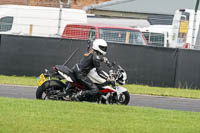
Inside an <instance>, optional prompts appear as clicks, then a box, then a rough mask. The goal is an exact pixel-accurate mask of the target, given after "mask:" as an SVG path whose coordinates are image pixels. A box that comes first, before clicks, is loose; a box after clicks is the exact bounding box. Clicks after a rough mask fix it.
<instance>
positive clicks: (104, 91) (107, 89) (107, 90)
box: [100, 88, 114, 93]
mask: <svg viewBox="0 0 200 133" xmlns="http://www.w3.org/2000/svg"><path fill="white" fill-rule="evenodd" d="M100 92H102V93H109V92H114V90H111V89H109V88H106V89H103V90H100Z"/></svg>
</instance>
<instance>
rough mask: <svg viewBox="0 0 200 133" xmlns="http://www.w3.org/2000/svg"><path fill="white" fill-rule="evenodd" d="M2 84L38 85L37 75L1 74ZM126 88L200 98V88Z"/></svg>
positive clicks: (129, 86) (150, 93)
mask: <svg viewBox="0 0 200 133" xmlns="http://www.w3.org/2000/svg"><path fill="white" fill-rule="evenodd" d="M0 84H14V85H27V86H37V82H36V77H24V76H22V77H19V76H3V75H1V76H0ZM124 87H125V88H127V89H128V91H129V92H130V93H131V94H147V95H158V96H172V97H185V98H200V90H191V89H178V88H161V87H151V86H145V85H133V84H131V85H125V86H124Z"/></svg>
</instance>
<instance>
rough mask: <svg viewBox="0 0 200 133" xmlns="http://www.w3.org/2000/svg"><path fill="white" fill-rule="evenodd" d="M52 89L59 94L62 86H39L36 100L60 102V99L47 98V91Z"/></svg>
mask: <svg viewBox="0 0 200 133" xmlns="http://www.w3.org/2000/svg"><path fill="white" fill-rule="evenodd" d="M51 88H53V89H54V90H57V91H58V92H61V91H62V90H63V88H62V86H60V85H55V84H54V85H49V86H48V87H47V86H39V87H38V88H37V91H36V98H37V99H42V100H62V99H58V98H57V99H56V98H55V99H54V98H49V96H50V95H49V96H47V90H48V89H51Z"/></svg>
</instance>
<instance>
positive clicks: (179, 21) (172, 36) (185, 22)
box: [138, 9, 200, 49]
mask: <svg viewBox="0 0 200 133" xmlns="http://www.w3.org/2000/svg"><path fill="white" fill-rule="evenodd" d="M194 16H195V11H194V10H192V9H178V10H176V12H175V14H174V18H173V22H172V25H153V26H148V27H144V28H138V29H139V30H140V31H142V32H143V33H144V35H145V38H146V40H147V41H148V43H149V45H151V43H152V44H154V45H156V44H155V42H156V43H158V44H159V42H160V43H161V44H160V45H162V44H163V45H162V46H164V47H172V48H190V49H193V48H195V42H197V41H198V42H200V41H199V40H197V34H198V33H199V26H200V11H199V10H198V11H197V14H196V22H195V23H194ZM152 34H153V36H151V35H152ZM199 34H200V33H199ZM161 36H164V39H163V40H162V41H160V40H159V39H160V38H161ZM199 36H200V35H199ZM196 45H197V44H196ZM198 45H199V44H198ZM198 47H199V48H200V46H198Z"/></svg>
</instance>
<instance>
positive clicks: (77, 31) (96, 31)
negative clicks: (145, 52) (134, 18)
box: [62, 24, 148, 45]
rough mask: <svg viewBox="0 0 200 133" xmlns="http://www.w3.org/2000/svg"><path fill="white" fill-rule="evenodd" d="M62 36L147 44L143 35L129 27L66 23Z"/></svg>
mask: <svg viewBox="0 0 200 133" xmlns="http://www.w3.org/2000/svg"><path fill="white" fill-rule="evenodd" d="M62 38H66V39H79V40H94V39H104V40H106V41H107V42H114V43H125V44H135V45H148V43H147V41H146V39H145V37H144V35H143V33H142V32H140V31H139V30H137V29H134V28H131V27H115V26H108V25H92V24H68V25H66V27H65V29H64V31H63V34H62Z"/></svg>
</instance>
